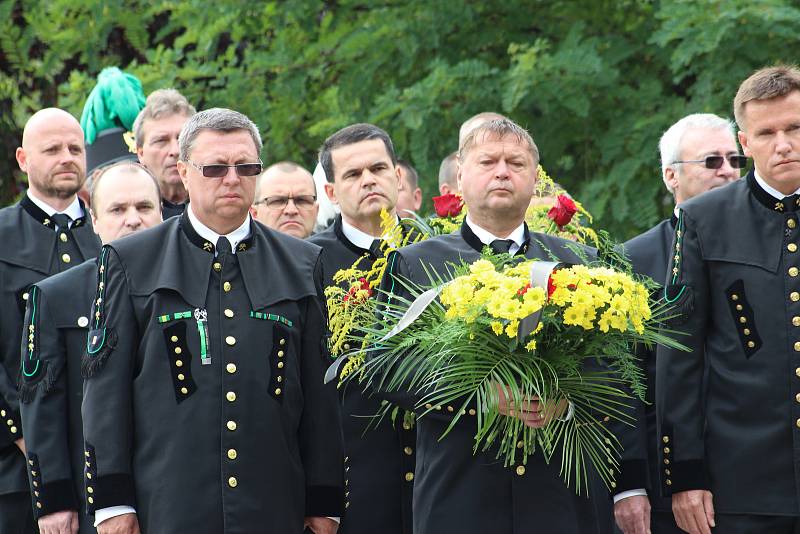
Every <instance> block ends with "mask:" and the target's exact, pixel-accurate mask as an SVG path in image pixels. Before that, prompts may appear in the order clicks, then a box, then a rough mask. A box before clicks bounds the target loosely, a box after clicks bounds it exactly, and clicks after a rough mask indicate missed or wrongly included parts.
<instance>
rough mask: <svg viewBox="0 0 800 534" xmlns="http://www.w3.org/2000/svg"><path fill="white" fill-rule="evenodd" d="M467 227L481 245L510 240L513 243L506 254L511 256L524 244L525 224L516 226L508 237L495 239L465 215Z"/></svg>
mask: <svg viewBox="0 0 800 534" xmlns="http://www.w3.org/2000/svg"><path fill="white" fill-rule="evenodd" d="M466 220H467V226H469V229H470V230H472V233H473V234H475V237H477V238H478V239H480V240H481V243H483V244H484V245H491V244H492V241H495V240H497V239H510V240H511V241H513V243H512V244H511V246H510V247H509V248H508V253H509V254H511V255H512V256H513V255H514V254H516V253H517V251H518V250H519V249H521V248H522V245H523V244H525V243H524V242H525V223H522V224H520V225H519V226H517V227H516V228H515V229H514V231H513V232H511V233H510V234H509V235H508V237H497V236H496V235H494V234H492V233H491V232H490V231H488V230H484V229H483V228H481V227H480V226H478V225H477V224H475V223H474V222H472V220H471V219H470V218H469V214H467V219H466Z"/></svg>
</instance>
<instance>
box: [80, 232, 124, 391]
mask: <svg viewBox="0 0 800 534" xmlns="http://www.w3.org/2000/svg"><path fill="white" fill-rule="evenodd" d="M110 250H111V249H110V248H109V247H108V245H104V246H103V249H102V250H101V251H100V259H99V261H98V268H97V291H96V293H95V297H94V302H92V317H91V318H90V325H91V327H90V328H89V334H88V336H87V338H86V354H84V356H83V361H82V362H81V375H82V376H83V378H91V377H92V376H94V375H95V374H97V373H98V372H100V371H101V370H102V368H103V366H104V365H105V363H106V360H108V357H109V356H110V355H111V353H112V352H113V351H114V348H115V347H116V344H117V336H116V333H115V332H114V331H113V330H110V329H108V330H107V329H106V316H105V295H106V276H107V270H108V255H109V254H110Z"/></svg>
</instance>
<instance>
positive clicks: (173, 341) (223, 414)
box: [82, 213, 344, 534]
mask: <svg viewBox="0 0 800 534" xmlns="http://www.w3.org/2000/svg"><path fill="white" fill-rule="evenodd" d="M222 239H224V238H222ZM225 244H227V241H225ZM319 253H320V251H319V248H318V247H315V246H313V245H310V244H308V243H303V242H301V241H299V240H296V239H294V238H291V237H288V236H284V235H282V234H279V233H277V232H274V231H272V230H270V229H268V228H266V227H265V226H263V225H261V224H260V223H255V222H251V223H250V237H248V238H247V239H246V240H244V241H242V242H241V243H239V244H238V246H237V250H236V254H235V255H234V254H231V252H230V251H227V252H225V249H224V248H223V249H222V250H221V251H220V253H219V255H218V256H216V257H215V246H214V244H212V243H210V242H208V241H205V240H204V239H203V238H201V237H200V236H199V235H198V234H197V233H196V231H195V230H194V228H193V227H192V225H191V223H190V221H189V218H188V216H187V214H186V213H184V215H182V216H181V217H174V218H172V219H169V220H168V221H166V222H164V223H162V224H160V225H159V226H156V227H154V228H151V229H148V230H144V231H142V232H140V233H137V234H135V235H131V236H128V237H125V238H122V239H120V240H118V241H115V242H113V243H112V244H110V245H106V246H105V247H104V248H103V250H102V252H101V255H100V258H99V268H98V280H97V297H96V299H95V301H94V308H93V312H92V314H91V317H90V320H91V323H90V331H89V335H88V341H87V355H86V358H85V360H84V362H83V372H84V375H85V376H86V377H87V378H86V380H85V382H84V400H83V406H82V414H83V429H84V439H85V443H86V449H85V451H84V452H85V456H86V463H85V465H86V480H85V483H86V492H87V501H88V506H87V508H88V510H89V513H90V514H91V513H94V512H95V511H96V510H98V509H101V508H106V507H109V506H115V505H130V506H133V507H134V508H135V509H136V511H137V514H138V518H139V524H140V526H141V528H142V532H143V533H150V534H154V533H161V532H165V533H166V532H169V533H170V534H180V533H187V534H189V533H192V534H195V533H203V532H208V533H213V534H219V533H223V532H224V533H247V534H250V533H254V532H258V533H265V534H273V533H274V534H291V533H298V534H299V533H300V532H302V531H303V518H304V516H340V515H341V513H342V512H343V505H342V501H343V497H342V495H343V491H344V490H343V484H342V446H341V440H340V435H339V431H338V428H337V424H336V422H337V417H336V395H335V392H334V391H332V390H331V389H330V388H326V387H324V385H323V376H324V371H325V367H326V364H327V359H328V356H327V352H326V349H325V345H324V344H323V343H322V341H323V340H324V339H325V338H326V332H327V328H326V324H327V317H326V314H325V309H324V304H323V302H322V301H321V300H320V299H321V298H322V297H321V293H322V289H321V278H320V262H319Z"/></svg>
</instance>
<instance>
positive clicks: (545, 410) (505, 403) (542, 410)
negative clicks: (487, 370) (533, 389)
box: [495, 384, 569, 428]
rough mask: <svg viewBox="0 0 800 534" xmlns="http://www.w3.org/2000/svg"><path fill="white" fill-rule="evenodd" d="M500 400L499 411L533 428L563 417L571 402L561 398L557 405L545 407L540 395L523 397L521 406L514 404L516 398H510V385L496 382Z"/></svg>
mask: <svg viewBox="0 0 800 534" xmlns="http://www.w3.org/2000/svg"><path fill="white" fill-rule="evenodd" d="M495 387H496V388H497V393H498V395H499V397H500V402H499V403H498V405H497V409H498V411H499V412H500V413H501V414H503V415H507V416H508V417H516V418H517V419H521V420H522V422H523V423H525V424H526V425H527V426H529V427H531V428H542V427H543V426H545V425H547V424H549V423H550V422H551V421H552V420H553V419H555V418H558V417H562V416H563V415H564V413H565V412H566V411H567V409H568V408H569V402H567V400H566V399H561V400H560V401H558V402H557V403H556V404H555V405H552V404H551V405H550V406H547V407H545V405H544V404H543V403H542V402H541V401H540V400H539V397H531V398H529V399H523V401H522V404H521V405H520V406H518V407H517V406H514V399H509V398H508V394H507V393H508V392H509V387H508V386H501V385H500V384H495Z"/></svg>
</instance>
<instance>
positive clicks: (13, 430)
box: [0, 108, 100, 533]
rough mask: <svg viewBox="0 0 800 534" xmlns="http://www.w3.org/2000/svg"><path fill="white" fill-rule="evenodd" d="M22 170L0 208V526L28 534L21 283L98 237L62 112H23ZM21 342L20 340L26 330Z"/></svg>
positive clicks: (91, 251)
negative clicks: (22, 177) (20, 181)
mask: <svg viewBox="0 0 800 534" xmlns="http://www.w3.org/2000/svg"><path fill="white" fill-rule="evenodd" d="M16 157H17V163H18V164H19V167H20V169H21V170H22V171H23V172H25V173H26V174H27V175H28V191H27V192H26V194H25V195H24V196H23V197H22V200H20V202H19V203H18V204H15V205H13V206H9V207H7V208H3V209H2V210H0V234H2V235H3V247H2V249H0V288H1V291H2V293H1V294H0V306H2V309H3V320H2V321H0V418H2V421H3V424H2V426H0V428H2V429H1V430H0V532H15V533H17V532H22V533H27V532H33V531H34V530H35V521H34V518H33V514H32V513H31V500H30V494H29V491H28V480H27V477H26V474H25V466H26V463H27V462H26V458H25V457H24V456H23V455H24V453H25V451H26V449H25V438H24V436H23V428H22V425H21V423H20V417H19V394H18V392H17V387H16V383H15V382H16V381H17V378H18V377H19V376H21V375H22V376H25V374H26V373H32V372H34V371H33V368H24V367H23V368H22V369H20V367H21V362H20V336H21V332H22V319H23V314H24V312H25V303H26V301H27V299H28V297H29V287H30V286H31V284H34V283H36V282H38V281H40V280H42V279H43V278H46V277H48V276H50V275H51V274H55V273H58V272H61V271H66V270H67V269H69V268H71V267H74V266H75V265H78V264H79V263H81V262H82V261H84V260H86V259H89V258H92V257H94V256H95V255H96V254H97V252H98V250H99V248H100V242H99V241H98V239H97V236H96V235H95V234H94V232H93V231H92V225H91V222H90V221H89V217H88V214H87V212H86V207H85V205H84V204H83V202H82V201H80V200H79V199H78V197H77V196H76V193H77V192H78V190H79V189H80V188H81V186H82V185H83V183H84V181H85V179H86V152H85V149H84V141H83V131H82V130H81V127H80V124H78V121H77V120H75V118H74V117H72V115H70V114H69V113H67V112H66V111H63V110H60V109H56V108H47V109H43V110H41V111H38V112H36V113H34V114H33V116H31V118H30V119H29V120H28V122H27V123H26V124H25V129H24V131H23V134H22V146H20V147H19V148H18V149H17V152H16ZM23 343H24V344H25V346H28V345H29V344H30V343H29V340H28V336H27V334H26V336H25V338H24V340H23Z"/></svg>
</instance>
